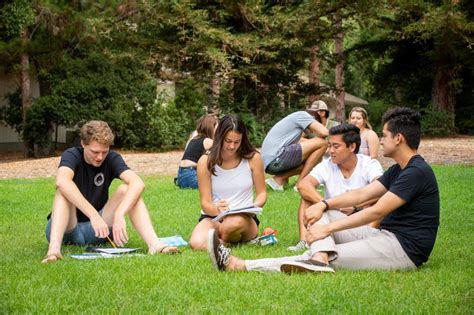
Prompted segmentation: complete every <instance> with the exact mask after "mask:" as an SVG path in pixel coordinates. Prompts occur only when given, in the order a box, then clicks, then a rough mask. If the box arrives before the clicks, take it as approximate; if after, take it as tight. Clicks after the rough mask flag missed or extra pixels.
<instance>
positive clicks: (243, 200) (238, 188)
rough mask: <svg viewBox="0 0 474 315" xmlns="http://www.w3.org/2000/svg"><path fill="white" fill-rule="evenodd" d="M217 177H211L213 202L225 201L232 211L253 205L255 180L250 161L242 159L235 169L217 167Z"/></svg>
mask: <svg viewBox="0 0 474 315" xmlns="http://www.w3.org/2000/svg"><path fill="white" fill-rule="evenodd" d="M215 170H216V172H215V173H216V175H212V176H211V184H212V201H213V202H216V201H218V200H221V199H224V200H227V202H228V203H229V208H230V209H235V208H241V207H248V206H252V205H253V179H252V170H251V169H250V165H249V161H248V160H247V159H242V160H241V161H240V163H239V165H238V166H237V167H235V168H233V169H230V170H225V169H223V168H221V167H219V166H218V165H216V166H215Z"/></svg>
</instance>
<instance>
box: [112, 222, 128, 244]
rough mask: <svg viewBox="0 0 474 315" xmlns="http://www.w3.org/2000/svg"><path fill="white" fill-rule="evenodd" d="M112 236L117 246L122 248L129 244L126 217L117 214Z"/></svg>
mask: <svg viewBox="0 0 474 315" xmlns="http://www.w3.org/2000/svg"><path fill="white" fill-rule="evenodd" d="M112 234H113V236H114V242H115V244H117V246H120V247H122V246H124V245H125V244H126V243H127V242H128V234H127V224H126V222H125V217H124V216H121V215H117V214H115V218H114V223H113V225H112Z"/></svg>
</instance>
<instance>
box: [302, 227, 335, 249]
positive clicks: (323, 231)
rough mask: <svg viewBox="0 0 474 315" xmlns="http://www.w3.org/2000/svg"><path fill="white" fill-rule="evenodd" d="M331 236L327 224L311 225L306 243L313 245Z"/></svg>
mask: <svg viewBox="0 0 474 315" xmlns="http://www.w3.org/2000/svg"><path fill="white" fill-rule="evenodd" d="M329 234H331V232H330V230H329V227H328V225H327V224H314V225H311V226H310V227H309V228H308V230H307V232H306V242H307V243H308V244H310V245H311V244H312V243H313V242H315V241H319V240H322V239H324V238H326V237H328V236H329Z"/></svg>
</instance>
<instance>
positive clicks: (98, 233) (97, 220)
mask: <svg viewBox="0 0 474 315" xmlns="http://www.w3.org/2000/svg"><path fill="white" fill-rule="evenodd" d="M90 221H91V225H92V228H93V229H94V232H95V237H99V238H105V237H107V236H108V235H109V227H108V226H107V223H105V221H104V219H102V217H101V216H100V215H99V214H98V213H97V214H96V215H94V216H93V217H92V218H90Z"/></svg>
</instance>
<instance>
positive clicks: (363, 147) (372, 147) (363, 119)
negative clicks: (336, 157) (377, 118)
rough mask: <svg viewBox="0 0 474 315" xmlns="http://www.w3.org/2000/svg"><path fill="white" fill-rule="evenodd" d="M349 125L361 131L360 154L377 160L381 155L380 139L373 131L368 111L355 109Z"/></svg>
mask: <svg viewBox="0 0 474 315" xmlns="http://www.w3.org/2000/svg"><path fill="white" fill-rule="evenodd" d="M349 123H351V124H353V125H355V126H357V127H358V128H359V129H360V148H359V153H360V154H364V155H368V156H370V157H371V158H372V159H377V157H378V154H379V142H380V140H379V137H378V136H377V134H376V133H375V131H373V130H372V126H371V125H370V123H369V116H368V115H367V111H366V110H365V109H363V108H362V107H354V108H353V109H352V110H351V112H350V114H349Z"/></svg>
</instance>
